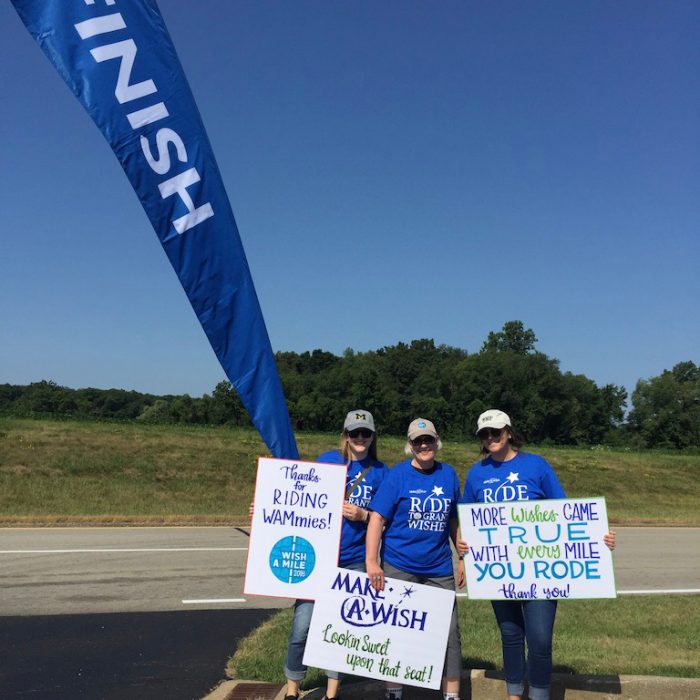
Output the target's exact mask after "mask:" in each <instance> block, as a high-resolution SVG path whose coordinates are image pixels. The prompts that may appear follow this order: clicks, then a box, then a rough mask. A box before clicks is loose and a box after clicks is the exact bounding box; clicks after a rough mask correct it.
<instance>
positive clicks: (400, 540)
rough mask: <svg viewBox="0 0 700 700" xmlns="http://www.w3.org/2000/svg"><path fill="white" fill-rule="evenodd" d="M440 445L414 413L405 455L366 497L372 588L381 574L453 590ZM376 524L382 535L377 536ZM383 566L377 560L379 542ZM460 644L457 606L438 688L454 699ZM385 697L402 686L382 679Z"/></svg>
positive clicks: (448, 498)
mask: <svg viewBox="0 0 700 700" xmlns="http://www.w3.org/2000/svg"><path fill="white" fill-rule="evenodd" d="M441 447H442V442H441V441H440V438H439V437H438V434H437V431H436V430H435V426H434V425H433V424H432V423H431V422H430V421H429V420H426V419H425V418H416V420H414V421H413V422H412V423H411V425H410V426H409V428H408V442H407V443H406V453H407V454H409V455H411V459H408V460H406V461H405V462H400V463H399V464H397V465H396V466H394V467H392V469H391V471H390V472H389V475H388V476H387V477H386V479H384V482H383V483H382V485H381V486H380V487H379V491H378V492H377V495H376V496H375V498H374V500H373V501H372V515H371V517H370V522H369V527H368V529H367V562H366V564H367V574H368V575H369V578H370V582H371V584H372V587H373V588H374V589H375V590H378V591H383V590H384V575H385V574H386V576H388V577H389V578H394V579H399V580H401V581H412V582H414V583H422V584H425V585H428V586H436V587H439V588H445V589H447V590H451V591H454V590H455V579H454V569H453V565H452V550H451V548H450V538H452V540H453V541H454V542H455V545H456V543H457V537H458V521H457V503H458V502H459V495H460V491H459V480H458V479H457V474H456V473H455V470H454V469H453V468H452V467H451V466H450V465H449V464H444V463H443V462H438V461H437V460H436V459H435V455H436V453H437V451H438V450H439V449H440V448H441ZM382 528H386V529H385V530H384V538H383V541H382ZM380 542H382V552H381V557H382V560H383V562H384V570H382V568H381V566H380V565H379V562H378V556H379V545H380ZM461 675H462V646H461V642H460V636H459V623H458V621H457V605H456V603H455V605H454V607H453V609H452V619H451V621H450V631H449V636H448V643H447V655H446V658H445V667H444V670H443V679H442V689H443V695H444V698H445V700H459V681H460V677H461ZM385 697H386V698H389V699H390V700H400V699H401V697H402V687H401V686H400V685H398V684H396V683H387V688H386V695H385Z"/></svg>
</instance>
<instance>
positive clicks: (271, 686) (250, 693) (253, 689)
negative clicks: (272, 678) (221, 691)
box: [224, 683, 284, 700]
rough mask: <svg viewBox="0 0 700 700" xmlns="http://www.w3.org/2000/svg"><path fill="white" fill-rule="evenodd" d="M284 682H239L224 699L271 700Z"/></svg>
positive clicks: (282, 686)
mask: <svg viewBox="0 0 700 700" xmlns="http://www.w3.org/2000/svg"><path fill="white" fill-rule="evenodd" d="M282 688H284V683H239V684H238V685H237V686H236V687H235V688H234V689H233V690H232V691H231V692H230V693H229V694H228V695H227V696H226V697H225V698H224V700H273V698H276V697H277V695H278V694H279V692H280V690H282Z"/></svg>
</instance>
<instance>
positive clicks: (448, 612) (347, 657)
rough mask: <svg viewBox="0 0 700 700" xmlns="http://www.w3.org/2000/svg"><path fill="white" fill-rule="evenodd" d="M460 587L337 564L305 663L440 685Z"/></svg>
mask: <svg viewBox="0 0 700 700" xmlns="http://www.w3.org/2000/svg"><path fill="white" fill-rule="evenodd" d="M454 599H455V594H454V591H446V590H444V589H442V588H434V587H432V586H423V585H420V584H417V583H408V582H405V581H398V580H396V579H391V578H388V579H386V587H385V589H384V590H383V591H381V592H378V591H375V590H374V589H373V588H372V587H371V586H370V582H369V577H368V576H367V574H365V573H361V572H358V571H350V570H348V569H337V570H336V571H335V572H334V573H332V575H331V576H329V577H328V578H327V579H325V580H324V583H323V585H322V588H321V589H320V590H319V592H318V595H317V597H316V604H315V606H314V612H313V617H312V618H311V627H310V629H309V636H308V638H307V642H306V651H305V652H304V663H305V664H307V665H309V666H316V667H318V668H324V669H328V670H333V671H340V672H342V673H352V674H354V675H356V676H366V677H367V678H376V679H379V680H384V681H391V682H394V683H401V684H408V685H417V686H421V687H423V688H439V687H440V681H441V679H442V669H443V665H444V662H445V651H446V649H447V634H448V632H449V627H450V618H451V616H452V606H453V605H454Z"/></svg>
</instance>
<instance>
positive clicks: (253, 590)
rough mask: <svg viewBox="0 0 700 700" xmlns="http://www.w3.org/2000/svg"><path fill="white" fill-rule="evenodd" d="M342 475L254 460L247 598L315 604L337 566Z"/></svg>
mask: <svg viewBox="0 0 700 700" xmlns="http://www.w3.org/2000/svg"><path fill="white" fill-rule="evenodd" d="M346 476H347V469H346V467H345V465H342V464H320V463H317V462H301V461H298V460H295V461H292V460H284V459H271V458H267V457H261V458H260V459H259V460H258V474H257V479H256V482H255V501H254V512H253V522H252V524H251V530H250V545H249V547H248V563H247V566H246V576H245V585H244V587H243V592H244V593H245V594H246V595H267V596H276V597H282V598H305V599H309V600H313V599H315V598H316V596H317V594H318V591H319V585H320V582H322V581H325V580H326V579H327V577H328V572H329V571H333V570H334V569H335V567H336V566H337V565H338V552H339V549H340V530H341V527H342V524H343V500H344V498H345V480H346Z"/></svg>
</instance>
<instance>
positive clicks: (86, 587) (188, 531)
mask: <svg viewBox="0 0 700 700" xmlns="http://www.w3.org/2000/svg"><path fill="white" fill-rule="evenodd" d="M247 548H248V534H247V532H245V531H243V530H238V529H236V528H200V527H197V528H182V527H180V528H76V529H72V528H57V529H50V528H38V529H0V572H2V573H1V578H0V593H1V596H0V614H2V615H66V614H76V613H102V612H152V611H165V610H178V611H179V610H188V609H189V610H191V609H204V608H208V609H216V608H219V609H221V608H234V609H241V608H256V609H258V608H279V607H286V606H288V605H290V604H291V603H290V601H288V600H286V599H275V598H264V597H261V596H254V597H250V598H248V599H246V600H243V577H244V572H245V564H246V554H247ZM202 599H205V600H220V599H224V600H226V601H233V602H225V603H205V604H200V603H183V600H202Z"/></svg>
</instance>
